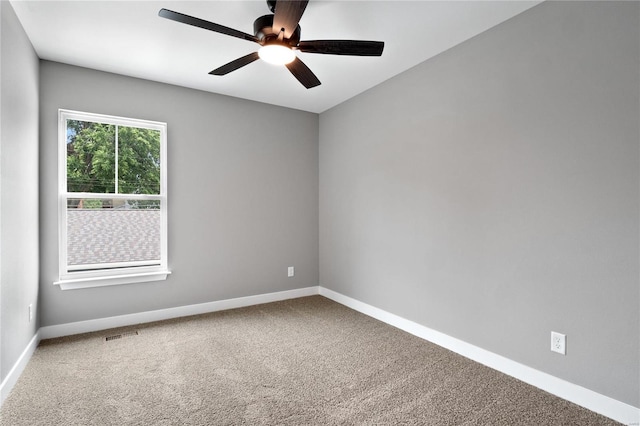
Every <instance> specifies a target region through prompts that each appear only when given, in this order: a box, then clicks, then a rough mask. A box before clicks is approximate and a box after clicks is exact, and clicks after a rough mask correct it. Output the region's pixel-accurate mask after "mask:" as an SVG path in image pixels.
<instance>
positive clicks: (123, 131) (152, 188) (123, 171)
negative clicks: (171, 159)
mask: <svg viewBox="0 0 640 426" xmlns="http://www.w3.org/2000/svg"><path fill="white" fill-rule="evenodd" d="M118 192H119V193H120V194H160V131H159V130H151V129H140V128H137V127H125V126H119V127H118Z"/></svg>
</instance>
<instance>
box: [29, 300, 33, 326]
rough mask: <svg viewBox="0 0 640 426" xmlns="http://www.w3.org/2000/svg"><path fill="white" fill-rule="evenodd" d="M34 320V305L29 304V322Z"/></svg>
mask: <svg viewBox="0 0 640 426" xmlns="http://www.w3.org/2000/svg"><path fill="white" fill-rule="evenodd" d="M32 320H33V303H29V322H31V321H32Z"/></svg>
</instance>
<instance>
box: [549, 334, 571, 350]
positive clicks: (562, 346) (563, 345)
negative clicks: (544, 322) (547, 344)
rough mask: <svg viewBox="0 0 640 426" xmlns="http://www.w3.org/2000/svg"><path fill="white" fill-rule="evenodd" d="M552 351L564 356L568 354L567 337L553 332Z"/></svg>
mask: <svg viewBox="0 0 640 426" xmlns="http://www.w3.org/2000/svg"><path fill="white" fill-rule="evenodd" d="M551 351H552V352H557V353H559V354H562V355H566V354H567V336H565V335H564V334H561V333H556V332H555V331H552V332H551Z"/></svg>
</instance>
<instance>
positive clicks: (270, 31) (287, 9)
mask: <svg viewBox="0 0 640 426" xmlns="http://www.w3.org/2000/svg"><path fill="white" fill-rule="evenodd" d="M307 3H309V1H308V0H301V1H294V0H277V1H276V0H267V5H268V7H269V10H271V12H273V14H272V15H264V16H261V17H259V18H258V19H256V20H255V22H254V23H253V31H254V33H255V35H251V34H247V33H244V32H242V31H238V30H234V29H233V28H229V27H225V26H223V25H218V24H214V23H213V22H209V21H205V20H203V19H200V18H195V17H193V16H189V15H185V14H183V13H179V12H174V11H172V10H168V9H160V12H159V13H158V15H159V16H161V17H163V18H167V19H171V20H172V21H176V22H181V23H183V24H189V25H193V26H194V27H200V28H204V29H205V30H210V31H215V32H217V33H221V34H226V35H229V36H231V37H237V38H241V39H243V40H248V41H253V42H255V43H258V44H259V45H260V46H261V47H260V49H259V50H258V51H257V52H253V53H249V54H248V55H245V56H243V57H241V58H238V59H236V60H233V61H231V62H229V63H228V64H225V65H223V66H221V67H219V68H216V69H215V70H213V71H211V72H210V73H209V74H212V75H226V74H228V73H230V72H232V71H235V70H237V69H239V68H242V67H244V66H245V65H248V64H250V63H252V62H253V61H256V60H257V59H259V58H260V59H262V60H264V61H266V62H269V63H273V64H276V65H285V66H286V67H287V68H288V69H289V71H291V74H293V76H294V77H295V78H296V79H298V81H299V82H300V83H302V85H303V86H304V87H306V88H307V89H311V88H312V87H316V86H319V85H320V80H318V77H316V76H315V74H314V73H313V72H312V71H311V70H310V69H309V67H307V66H306V65H305V64H304V62H302V61H301V60H300V58H298V57H297V56H296V54H295V51H296V50H299V51H300V52H306V53H321V54H326V55H350V56H381V55H382V50H383V49H384V42H382V41H362V40H311V41H300V25H298V22H300V18H301V17H302V14H303V13H304V10H305V8H306V7H307Z"/></svg>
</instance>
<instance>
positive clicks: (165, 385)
mask: <svg viewBox="0 0 640 426" xmlns="http://www.w3.org/2000/svg"><path fill="white" fill-rule="evenodd" d="M132 330H137V331H138V333H139V334H138V335H134V336H125V337H123V338H120V339H115V340H111V341H108V342H105V336H110V335H114V334H118V333H123V332H130V331H132ZM240 424H246V425H396V424H402V425H536V426H540V425H581V426H584V425H615V424H618V423H616V422H614V421H612V420H609V419H607V418H605V417H603V416H600V415H598V414H595V413H593V412H591V411H589V410H586V409H584V408H581V407H579V406H577V405H574V404H572V403H569V402H567V401H564V400H562V399H560V398H557V397H554V396H552V395H550V394H548V393H546V392H543V391H541V390H539V389H536V388H534V387H532V386H529V385H527V384H525V383H522V382H520V381H518V380H516V379H513V378H511V377H509V376H506V375H504V374H502V373H499V372H496V371H494V370H492V369H490V368H488V367H484V366H482V365H480V364H478V363H476V362H473V361H470V360H468V359H466V358H464V357H462V356H459V355H457V354H455V353H453V352H450V351H448V350H446V349H443V348H440V347H438V346H436V345H433V344H431V343H429V342H426V341H424V340H421V339H419V338H417V337H415V336H412V335H410V334H407V333H405V332H403V331H400V330H398V329H395V328H393V327H390V326H388V325H386V324H383V323H382V322H379V321H377V320H374V319H372V318H369V317H367V316H365V315H362V314H360V313H357V312H355V311H353V310H351V309H348V308H346V307H344V306H342V305H339V304H337V303H334V302H333V301H330V300H328V299H325V298H323V297H321V296H312V297H305V298H301V299H294V300H288V301H283V302H276V303H270V304H265V305H258V306H253V307H249V308H242V309H234V310H229V311H224V312H217V313H212V314H206V315H198V316H193V317H188V318H181V319H177V320H169V321H162V322H157V323H151V324H144V325H139V326H136V327H125V328H120V329H114V330H109V331H103V332H96V333H88V334H83V335H77V336H71V337H65V338H59V339H52V340H45V341H42V342H41V343H40V346H39V347H38V348H37V350H36V351H35V353H34V355H33V357H32V358H31V360H30V362H29V364H28V365H27V367H26V369H25V371H24V373H23V374H22V376H21V377H20V379H19V380H18V383H17V384H16V386H15V387H14V389H13V391H12V392H11V394H10V395H9V397H8V398H7V400H6V401H5V403H4V405H3V407H2V410H1V411H0V425H3V426H9V425H11V426H16V425H240Z"/></svg>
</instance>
